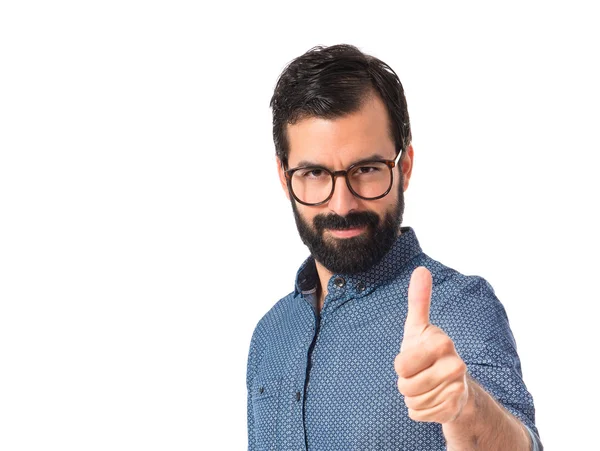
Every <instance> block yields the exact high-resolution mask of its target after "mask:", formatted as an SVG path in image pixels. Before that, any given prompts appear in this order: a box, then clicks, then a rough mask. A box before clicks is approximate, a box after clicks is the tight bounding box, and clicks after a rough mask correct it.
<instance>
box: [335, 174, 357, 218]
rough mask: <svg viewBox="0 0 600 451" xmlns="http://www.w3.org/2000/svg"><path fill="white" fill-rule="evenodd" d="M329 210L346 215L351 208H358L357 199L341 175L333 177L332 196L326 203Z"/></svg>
mask: <svg viewBox="0 0 600 451" xmlns="http://www.w3.org/2000/svg"><path fill="white" fill-rule="evenodd" d="M327 206H328V207H329V210H330V211H332V212H334V213H336V214H338V215H340V216H346V215H347V214H348V213H350V212H351V211H352V210H356V209H357V208H358V200H357V198H356V196H354V194H352V191H350V189H349V188H348V185H346V180H345V179H344V177H343V176H337V177H335V179H334V189H333V196H331V199H329V202H328V204H327Z"/></svg>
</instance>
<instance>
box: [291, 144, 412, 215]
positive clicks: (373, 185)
mask: <svg viewBox="0 0 600 451" xmlns="http://www.w3.org/2000/svg"><path fill="white" fill-rule="evenodd" d="M401 156H402V151H400V152H398V155H397V156H396V158H394V159H393V160H363V161H359V162H357V163H354V164H353V165H352V166H350V167H349V168H348V169H346V170H345V171H330V170H329V169H327V168H324V167H322V166H306V167H298V168H293V169H288V170H287V171H284V174H285V178H286V180H287V185H288V189H289V190H290V193H292V196H293V197H294V199H296V200H297V201H298V202H300V203H301V204H303V205H310V206H317V205H322V204H324V203H326V202H328V201H329V200H330V199H331V197H332V196H333V190H334V189H335V183H334V181H335V177H336V176H344V178H345V179H346V185H347V186H348V189H349V190H350V192H351V193H352V194H354V195H355V196H356V197H358V198H360V199H364V200H376V199H381V198H382V197H384V196H386V195H387V194H388V193H389V192H390V190H391V189H392V184H393V183H394V173H393V171H392V169H394V167H395V166H396V165H397V164H398V161H399V160H400V157H401Z"/></svg>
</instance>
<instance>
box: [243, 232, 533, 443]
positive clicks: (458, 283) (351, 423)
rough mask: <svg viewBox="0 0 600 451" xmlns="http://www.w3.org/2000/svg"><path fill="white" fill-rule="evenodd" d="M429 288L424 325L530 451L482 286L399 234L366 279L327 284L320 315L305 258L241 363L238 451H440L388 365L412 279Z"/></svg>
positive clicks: (510, 345)
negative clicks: (426, 278) (437, 333)
mask: <svg viewBox="0 0 600 451" xmlns="http://www.w3.org/2000/svg"><path fill="white" fill-rule="evenodd" d="M418 266H425V267H426V268H428V269H429V271H431V273H432V276H433V291H432V298H431V309H430V322H431V323H432V324H434V325H436V326H437V327H440V328H441V329H442V330H443V331H444V332H445V333H446V334H447V335H448V336H449V337H450V338H451V339H452V341H453V342H454V345H455V347H456V350H457V352H458V354H459V355H460V357H461V358H462V359H463V361H464V362H465V363H466V365H467V368H468V372H469V375H470V376H471V377H472V378H473V379H475V380H476V381H478V383H479V384H480V385H481V386H482V387H483V388H484V389H485V390H486V391H487V392H489V393H490V394H491V395H492V396H493V397H494V398H495V399H496V400H498V401H499V402H500V403H501V404H502V405H503V406H504V407H505V408H506V409H507V410H508V411H509V412H511V413H512V414H514V415H515V416H516V417H517V418H519V420H521V421H522V422H523V424H524V425H525V426H526V427H527V428H528V430H529V432H530V435H531V437H532V442H533V444H534V446H533V448H532V449H533V450H541V449H542V446H541V443H540V442H539V438H538V432H537V429H536V426H535V412H534V405H533V399H532V397H531V395H530V394H529V392H528V391H527V388H526V386H525V384H524V382H523V379H522V374H521V363H520V360H519V357H518V355H517V350H516V344H515V340H514V338H513V335H512V333H511V330H510V327H509V323H508V318H507V316H506V312H505V310H504V308H503V306H502V304H501V303H500V301H499V300H498V299H497V298H496V296H495V294H494V290H493V289H492V287H491V286H490V284H489V283H488V282H487V281H486V280H485V279H483V278H481V277H479V276H466V275H463V274H461V273H459V272H458V271H456V270H454V269H451V268H449V267H447V266H444V265H442V264H441V263H439V262H437V261H436V260H433V259H432V258H430V257H429V256H428V255H426V254H425V253H423V251H422V250H421V247H420V245H419V242H418V241H417V237H416V235H415V232H414V230H413V229H412V228H410V227H402V228H401V234H400V235H399V236H398V238H397V240H396V242H395V244H394V245H393V247H392V249H391V250H390V251H389V252H388V253H387V254H386V255H385V257H384V258H383V259H382V261H380V262H379V263H378V264H376V265H375V266H374V267H372V268H371V269H369V270H367V271H365V272H362V273H359V274H353V275H347V274H334V275H333V276H332V277H331V279H330V280H329V282H328V285H327V296H326V297H325V301H324V304H323V308H322V310H321V312H319V311H318V308H317V307H316V287H317V286H318V276H317V272H316V267H315V262H314V259H313V258H312V257H309V258H308V259H307V260H306V261H305V262H304V263H303V264H302V266H301V267H300V269H299V271H298V274H297V278H296V285H295V290H294V291H293V292H292V293H290V294H289V295H287V296H286V297H284V298H283V299H281V300H280V301H279V302H277V303H276V304H275V306H273V308H272V309H271V310H270V311H269V312H268V313H267V314H266V315H265V316H264V317H263V318H262V319H261V320H260V321H259V323H258V325H257V326H256V329H255V331H254V334H253V336H252V341H251V343H250V352H249V357H248V372H247V388H248V449H249V450H251V451H255V450H256V451H259V450H260V451H263V450H286V451H287V450H290V451H297V450H306V449H308V450H311V451H312V450H315V451H350V450H394V451H395V450H407V451H408V450H410V451H414V450H428V451H436V450H445V449H446V447H445V440H444V436H443V434H442V427H441V425H440V424H438V423H425V422H416V421H413V420H411V419H410V418H409V417H408V409H407V408H406V406H405V404H404V399H403V396H402V394H401V393H400V392H399V391H398V388H397V385H396V382H397V375H396V373H395V371H394V358H395V357H396V355H397V354H398V353H399V350H400V344H401V343H402V336H403V331H404V322H405V320H406V314H407V308H408V298H407V296H408V283H409V280H410V276H411V274H412V271H413V270H414V269H415V268H417V267H418Z"/></svg>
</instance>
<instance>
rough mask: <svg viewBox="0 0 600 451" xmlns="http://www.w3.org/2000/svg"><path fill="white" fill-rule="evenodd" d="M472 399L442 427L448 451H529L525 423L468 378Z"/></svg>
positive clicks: (529, 443)
mask: <svg viewBox="0 0 600 451" xmlns="http://www.w3.org/2000/svg"><path fill="white" fill-rule="evenodd" d="M467 383H468V386H469V398H468V401H467V404H466V405H465V407H464V408H463V410H462V412H461V413H460V415H459V416H458V418H456V419H455V420H454V421H452V422H449V423H445V424H444V425H443V426H442V430H443V432H444V437H445V439H446V443H447V449H448V451H471V450H473V451H474V450H485V451H496V450H497V451H505V450H507V449H510V450H511V451H529V450H531V438H530V436H529V433H528V432H527V430H526V429H525V427H524V426H523V424H522V423H521V422H520V421H519V420H518V419H517V418H516V417H515V416H514V415H512V414H511V413H510V412H508V411H507V410H505V409H504V408H503V407H502V406H501V405H500V404H499V403H498V402H497V401H496V400H495V399H494V398H492V397H491V396H490V395H489V394H488V393H487V392H486V391H485V390H484V389H483V388H482V387H481V386H480V385H479V384H478V383H477V382H476V381H474V380H473V379H471V378H468V382H467Z"/></svg>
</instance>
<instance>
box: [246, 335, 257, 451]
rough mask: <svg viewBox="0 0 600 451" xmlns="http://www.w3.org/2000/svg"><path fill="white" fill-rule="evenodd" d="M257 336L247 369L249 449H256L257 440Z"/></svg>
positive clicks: (251, 344) (253, 450)
mask: <svg viewBox="0 0 600 451" xmlns="http://www.w3.org/2000/svg"><path fill="white" fill-rule="evenodd" d="M255 338H256V337H255V336H253V337H252V341H251V342H250V351H249V352H248V366H247V371H246V389H247V391H248V403H247V415H248V451H255V450H256V441H255V438H254V412H253V409H252V382H253V380H254V375H255V361H254V360H255V354H256V343H255Z"/></svg>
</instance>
